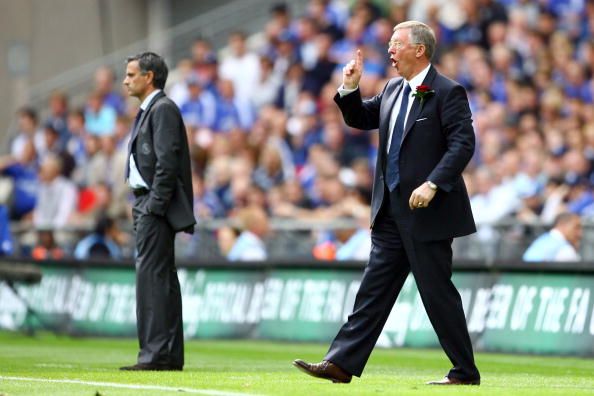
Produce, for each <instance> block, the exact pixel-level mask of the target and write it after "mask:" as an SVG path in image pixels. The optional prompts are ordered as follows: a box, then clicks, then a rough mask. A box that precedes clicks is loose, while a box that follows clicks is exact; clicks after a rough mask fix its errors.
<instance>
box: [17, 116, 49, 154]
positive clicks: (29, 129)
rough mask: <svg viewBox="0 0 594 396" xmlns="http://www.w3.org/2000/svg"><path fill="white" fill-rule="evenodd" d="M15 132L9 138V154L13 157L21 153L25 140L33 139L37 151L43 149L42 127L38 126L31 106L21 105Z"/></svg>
mask: <svg viewBox="0 0 594 396" xmlns="http://www.w3.org/2000/svg"><path fill="white" fill-rule="evenodd" d="M17 123H18V126H17V134H16V136H14V137H13V138H12V139H11V143H10V154H11V155H12V156H13V157H14V158H19V157H20V156H21V155H22V151H23V147H24V146H25V144H26V142H27V141H29V140H33V144H34V145H35V150H36V151H37V152H40V151H43V150H44V149H45V137H44V135H43V129H40V128H39V125H38V118H37V112H36V111H35V110H34V109H33V108H31V107H23V108H21V109H20V110H19V111H18V112H17Z"/></svg>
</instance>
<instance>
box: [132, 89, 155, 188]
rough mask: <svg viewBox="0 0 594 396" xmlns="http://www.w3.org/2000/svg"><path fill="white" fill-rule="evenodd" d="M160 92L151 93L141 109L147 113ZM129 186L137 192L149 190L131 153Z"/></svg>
mask: <svg viewBox="0 0 594 396" xmlns="http://www.w3.org/2000/svg"><path fill="white" fill-rule="evenodd" d="M159 92H161V90H160V89H156V90H154V91H153V92H151V94H150V95H149V96H147V97H146V98H144V100H143V101H142V103H141V104H140V109H141V110H142V111H143V112H144V111H146V109H147V108H148V106H149V104H151V101H152V100H153V98H154V97H155V96H156V95H157V94H158V93H159ZM133 127H134V126H133ZM132 133H134V131H132ZM128 185H129V186H130V187H131V188H132V189H134V190H136V189H138V188H146V189H148V188H149V187H148V183H147V182H145V181H144V179H143V178H142V175H141V174H140V172H139V171H138V167H137V166H136V161H134V155H132V153H130V173H129V175H128Z"/></svg>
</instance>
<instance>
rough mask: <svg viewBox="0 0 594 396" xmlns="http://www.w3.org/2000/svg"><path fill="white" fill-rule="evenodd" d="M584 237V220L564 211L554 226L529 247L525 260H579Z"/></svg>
mask: <svg viewBox="0 0 594 396" xmlns="http://www.w3.org/2000/svg"><path fill="white" fill-rule="evenodd" d="M581 239H582V221H581V219H580V217H579V216H578V215H576V214H574V213H562V214H560V215H559V216H557V218H556V219H555V222H554V223H553V228H552V229H551V230H550V231H548V232H546V233H544V234H543V235H541V236H539V237H538V238H537V239H536V240H535V241H534V242H532V244H531V245H530V246H529V247H528V249H527V250H526V252H525V253H524V255H523V256H522V259H523V260H524V261H579V260H580V259H581V257H580V254H579V248H580V242H581Z"/></svg>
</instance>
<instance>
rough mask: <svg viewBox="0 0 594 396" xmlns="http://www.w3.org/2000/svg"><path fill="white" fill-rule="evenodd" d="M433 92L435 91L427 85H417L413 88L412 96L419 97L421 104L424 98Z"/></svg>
mask: <svg viewBox="0 0 594 396" xmlns="http://www.w3.org/2000/svg"><path fill="white" fill-rule="evenodd" d="M433 94H435V91H434V90H432V89H431V87H430V86H429V85H417V88H416V89H415V93H414V94H413V96H414V97H415V98H419V100H420V101H421V104H423V101H424V100H425V98H429V97H431V95H433Z"/></svg>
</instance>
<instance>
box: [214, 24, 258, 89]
mask: <svg viewBox="0 0 594 396" xmlns="http://www.w3.org/2000/svg"><path fill="white" fill-rule="evenodd" d="M246 40H247V36H246V34H245V33H243V32H234V33H231V34H230V35H229V41H228V44H229V50H230V53H229V54H228V55H227V56H226V57H224V58H223V60H222V61H221V64H220V66H219V76H220V78H221V79H224V80H230V81H231V82H232V84H233V90H234V91H235V92H236V94H237V97H238V98H239V99H241V100H248V99H249V97H250V95H251V94H252V92H254V88H255V87H256V85H257V84H258V81H259V80H260V61H259V59H258V56H257V55H256V54H255V53H253V52H250V51H249V50H248V48H247V42H246Z"/></svg>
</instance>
